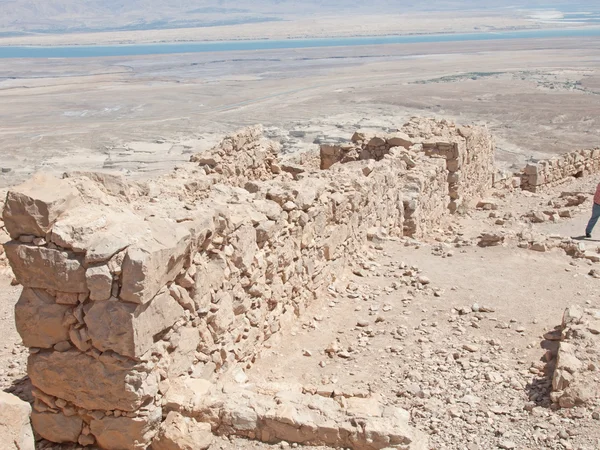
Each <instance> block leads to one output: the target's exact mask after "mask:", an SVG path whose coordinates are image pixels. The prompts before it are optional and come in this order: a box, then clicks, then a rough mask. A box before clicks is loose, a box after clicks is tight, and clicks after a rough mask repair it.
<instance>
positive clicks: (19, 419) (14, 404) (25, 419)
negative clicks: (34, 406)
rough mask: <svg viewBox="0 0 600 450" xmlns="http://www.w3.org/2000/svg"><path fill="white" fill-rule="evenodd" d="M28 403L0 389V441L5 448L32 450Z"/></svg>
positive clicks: (32, 440) (8, 449) (32, 439)
mask: <svg viewBox="0 0 600 450" xmlns="http://www.w3.org/2000/svg"><path fill="white" fill-rule="evenodd" d="M30 415H31V406H30V405H29V403H26V402H24V401H23V400H21V399H19V398H18V397H15V396H14V395H11V394H8V393H6V392H2V391H0V442H2V448H4V449H6V450H34V449H35V440H34V438H33V431H32V430H31V423H30V421H29V417H30Z"/></svg>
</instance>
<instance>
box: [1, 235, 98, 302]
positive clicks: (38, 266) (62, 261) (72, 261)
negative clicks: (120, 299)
mask: <svg viewBox="0 0 600 450" xmlns="http://www.w3.org/2000/svg"><path fill="white" fill-rule="evenodd" d="M4 248H5V250H6V256H7V257H8V259H9V261H10V264H11V267H12V269H13V272H14V274H15V277H16V278H17V281H18V282H19V283H20V284H22V285H23V286H27V287H31V288H39V289H50V290H53V291H60V292H87V286H86V281H85V268H84V267H83V265H82V262H83V261H82V257H80V256H77V255H75V254H74V253H71V252H66V251H61V250H53V249H49V248H45V247H35V246H31V245H25V244H18V243H16V242H14V241H13V242H9V243H7V244H5V246H4Z"/></svg>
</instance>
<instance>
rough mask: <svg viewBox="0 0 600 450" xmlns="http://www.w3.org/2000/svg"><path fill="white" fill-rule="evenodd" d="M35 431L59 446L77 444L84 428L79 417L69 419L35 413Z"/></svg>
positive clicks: (33, 422)
mask: <svg viewBox="0 0 600 450" xmlns="http://www.w3.org/2000/svg"><path fill="white" fill-rule="evenodd" d="M31 423H32V424H33V429H34V430H35V431H36V432H37V433H38V434H39V435H40V436H42V437H43V438H44V439H46V440H48V441H50V442H56V443H57V444H63V443H67V442H77V440H78V439H79V435H80V434H81V430H82V428H83V420H82V419H81V417H79V416H70V417H67V416H65V415H64V414H61V413H57V414H53V413H45V412H37V411H35V410H34V411H33V414H32V415H31Z"/></svg>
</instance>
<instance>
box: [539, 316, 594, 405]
mask: <svg viewBox="0 0 600 450" xmlns="http://www.w3.org/2000/svg"><path fill="white" fill-rule="evenodd" d="M598 335H600V311H598V310H594V309H590V310H583V309H582V308H580V307H578V306H571V307H569V308H567V309H566V310H565V313H564V315H563V320H562V323H561V325H560V327H559V329H558V330H557V332H555V333H554V334H553V333H549V335H547V337H549V338H551V339H556V340H559V341H560V342H559V344H558V350H557V352H556V357H555V358H553V359H552V360H551V364H552V366H553V368H554V370H553V374H552V393H551V395H550V398H551V399H552V401H553V402H554V403H556V404H557V405H558V406H560V407H561V408H573V407H574V406H579V405H582V404H584V403H586V402H589V401H590V400H592V399H594V398H596V397H597V396H598V394H599V390H598V377H597V374H596V372H597V370H598V366H597V364H598V355H599V354H600V338H599V336H598Z"/></svg>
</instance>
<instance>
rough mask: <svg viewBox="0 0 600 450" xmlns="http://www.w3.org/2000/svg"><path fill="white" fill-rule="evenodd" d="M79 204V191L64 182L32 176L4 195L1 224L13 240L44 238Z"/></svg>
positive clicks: (42, 176) (40, 175) (41, 175)
mask: <svg viewBox="0 0 600 450" xmlns="http://www.w3.org/2000/svg"><path fill="white" fill-rule="evenodd" d="M78 201H79V192H78V191H77V189H75V188H74V187H72V186H71V184H70V183H69V182H68V181H66V180H59V179H58V178H55V177H52V176H50V175H46V174H36V175H34V176H33V177H32V178H31V179H30V180H28V181H27V182H25V183H23V184H21V185H19V186H16V187H14V188H13V189H11V190H10V191H9V192H8V195H7V196H6V204H5V207H4V212H3V215H2V217H3V219H4V224H5V226H6V229H7V231H8V232H9V234H10V236H11V237H12V238H13V239H17V238H18V237H19V236H20V235H22V234H30V235H34V236H39V237H45V236H46V233H48V231H50V229H51V228H52V225H53V224H54V222H55V221H56V220H57V219H58V218H59V217H60V216H61V215H62V214H63V213H64V212H65V211H67V210H68V209H70V208H72V207H73V206H75V205H76V204H77V203H78Z"/></svg>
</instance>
